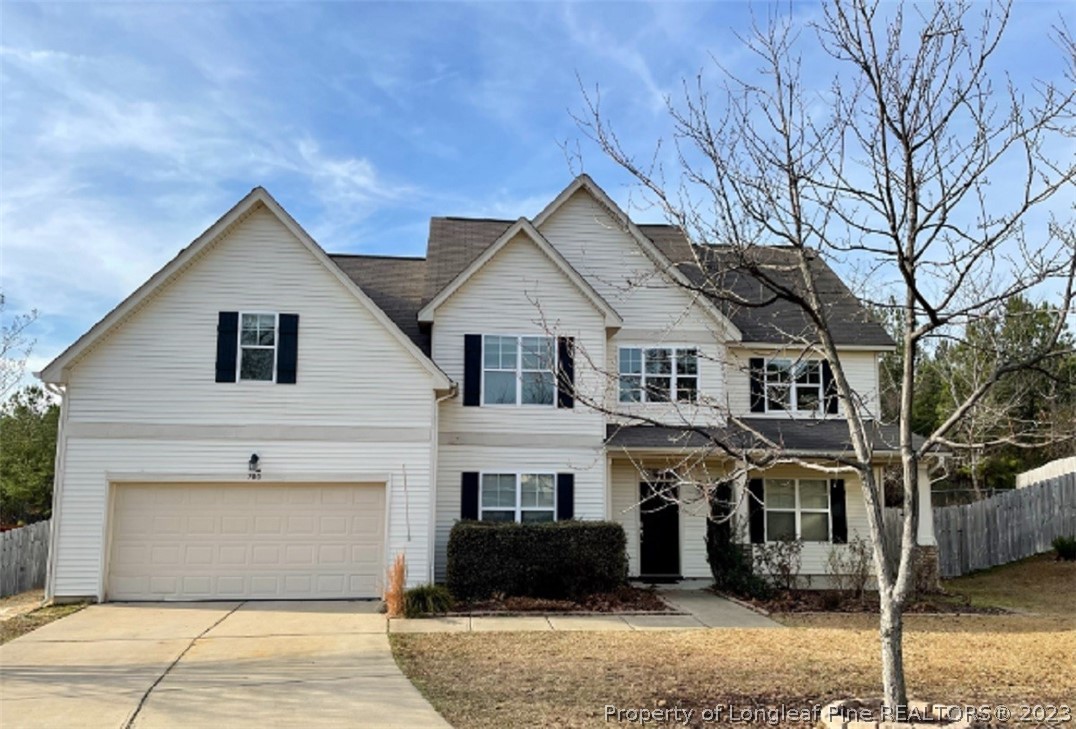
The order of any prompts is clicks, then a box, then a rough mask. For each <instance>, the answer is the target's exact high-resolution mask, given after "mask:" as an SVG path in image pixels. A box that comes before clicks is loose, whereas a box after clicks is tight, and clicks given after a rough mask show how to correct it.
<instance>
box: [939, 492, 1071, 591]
mask: <svg viewBox="0 0 1076 729" xmlns="http://www.w3.org/2000/svg"><path fill="white" fill-rule="evenodd" d="M1073 535H1076V471H1072V472H1070V473H1067V474H1064V475H1059V476H1054V477H1052V478H1049V479H1046V480H1045V481H1040V482H1039V483H1036V484H1032V485H1029V486H1027V487H1025V488H1020V489H1016V490H1014V491H1009V492H1007V493H1004V494H999V495H998V496H993V497H991V498H989V499H983V500H982V501H977V502H975V503H973V504H965V505H963V506H946V507H943V508H940V509H934V536H935V538H936V539H937V540H938V567H939V569H940V571H941V576H942V577H959V576H960V575H966V574H968V573H969V572H974V571H975V570H982V569H986V568H988V567H994V566H996V565H1000V564H1007V563H1009V562H1015V561H1016V560H1018V559H1024V558H1025V557H1031V556H1032V555H1035V554H1040V553H1042V552H1046V551H1049V550H1050V548H1051V543H1052V542H1053V540H1054V539H1055V538H1057V537H1068V536H1073Z"/></svg>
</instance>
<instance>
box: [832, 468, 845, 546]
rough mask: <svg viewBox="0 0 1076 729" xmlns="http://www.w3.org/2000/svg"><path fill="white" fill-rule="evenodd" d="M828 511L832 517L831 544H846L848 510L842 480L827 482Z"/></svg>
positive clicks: (836, 479)
mask: <svg viewBox="0 0 1076 729" xmlns="http://www.w3.org/2000/svg"><path fill="white" fill-rule="evenodd" d="M829 509H830V514H831V515H832V517H833V534H832V537H833V543H834V544H848V509H847V508H846V507H845V501H844V479H843V478H835V479H833V480H831V481H830V482H829Z"/></svg>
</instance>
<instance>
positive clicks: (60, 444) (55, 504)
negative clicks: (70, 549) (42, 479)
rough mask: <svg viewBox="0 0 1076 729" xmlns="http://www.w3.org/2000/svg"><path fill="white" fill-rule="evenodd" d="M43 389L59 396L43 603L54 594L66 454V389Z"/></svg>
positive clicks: (50, 384) (52, 386)
mask: <svg viewBox="0 0 1076 729" xmlns="http://www.w3.org/2000/svg"><path fill="white" fill-rule="evenodd" d="M44 384H45V389H46V390H48V391H49V392H51V393H52V394H53V395H56V396H57V397H59V398H60V422H59V425H58V427H57V430H56V457H55V459H54V461H53V475H52V517H51V519H50V521H51V524H50V525H49V557H48V562H47V567H46V570H45V603H46V604H47V603H50V602H52V600H53V598H54V597H55V595H56V551H57V550H56V543H57V541H58V538H59V534H60V516H61V509H60V504H61V503H62V502H63V483H64V463H65V461H66V456H67V427H66V426H67V391H66V389H65V388H63V387H60V386H58V385H55V384H53V383H51V382H46V383H44Z"/></svg>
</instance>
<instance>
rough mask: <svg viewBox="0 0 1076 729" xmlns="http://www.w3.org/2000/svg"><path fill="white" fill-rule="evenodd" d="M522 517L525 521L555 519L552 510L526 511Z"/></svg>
mask: <svg viewBox="0 0 1076 729" xmlns="http://www.w3.org/2000/svg"><path fill="white" fill-rule="evenodd" d="M520 517H521V519H522V520H523V521H525V522H533V521H553V512H552V511H524V512H523V513H522V514H520Z"/></svg>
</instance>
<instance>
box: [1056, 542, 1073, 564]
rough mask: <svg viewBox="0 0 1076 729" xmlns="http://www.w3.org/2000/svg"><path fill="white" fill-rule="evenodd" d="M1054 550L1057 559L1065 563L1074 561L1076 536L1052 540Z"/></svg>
mask: <svg viewBox="0 0 1076 729" xmlns="http://www.w3.org/2000/svg"><path fill="white" fill-rule="evenodd" d="M1054 549H1056V550H1057V558H1058V559H1063V560H1065V561H1066V562H1072V561H1076V536H1074V537H1058V538H1057V539H1055V540H1054Z"/></svg>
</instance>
